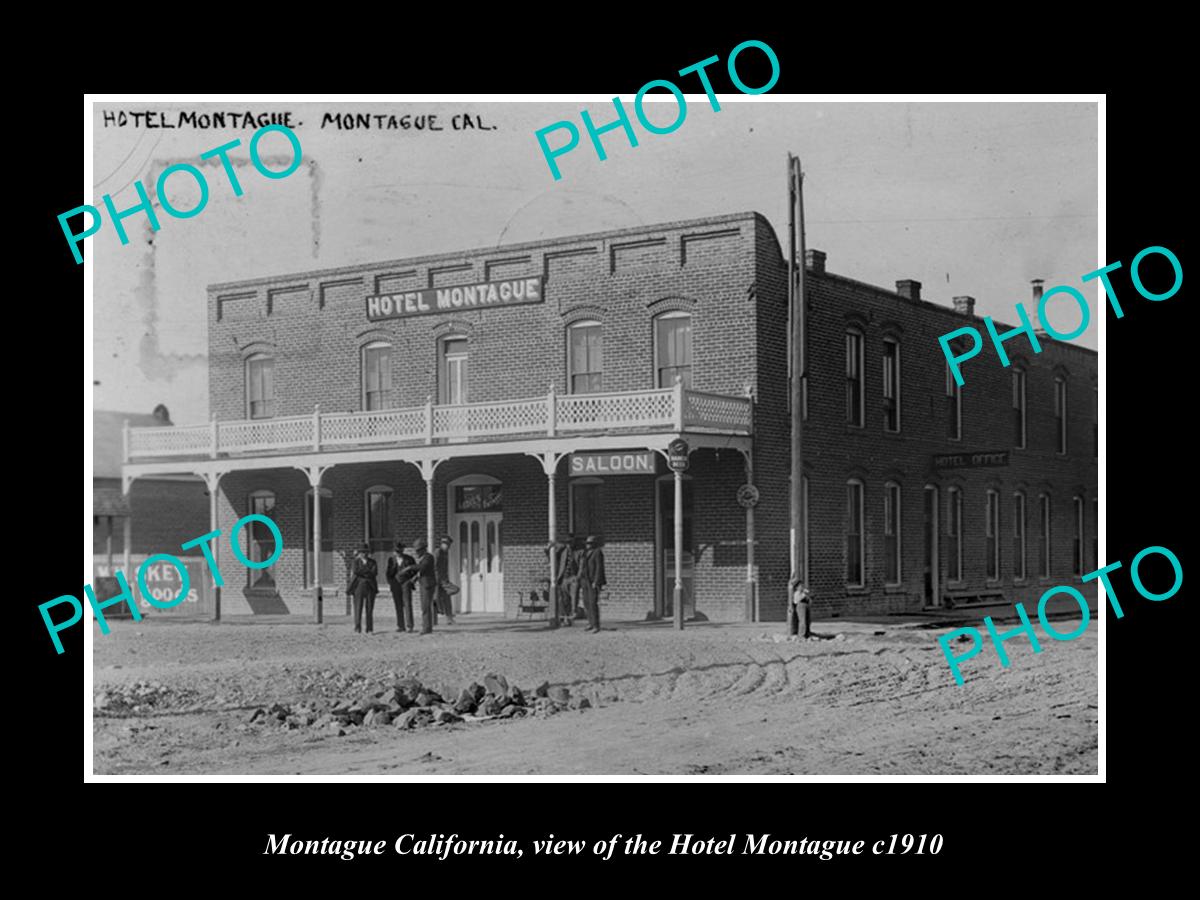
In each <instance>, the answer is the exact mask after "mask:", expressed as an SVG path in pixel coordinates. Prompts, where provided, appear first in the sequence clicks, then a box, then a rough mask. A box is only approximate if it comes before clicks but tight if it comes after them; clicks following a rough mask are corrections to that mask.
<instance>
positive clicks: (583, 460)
mask: <svg viewBox="0 0 1200 900" xmlns="http://www.w3.org/2000/svg"><path fill="white" fill-rule="evenodd" d="M656 455H657V454H655V452H654V451H653V450H615V451H613V452H611V453H572V454H571V461H570V464H569V465H570V472H571V474H572V475H653V474H654V471H655V463H654V457H655V456H656Z"/></svg>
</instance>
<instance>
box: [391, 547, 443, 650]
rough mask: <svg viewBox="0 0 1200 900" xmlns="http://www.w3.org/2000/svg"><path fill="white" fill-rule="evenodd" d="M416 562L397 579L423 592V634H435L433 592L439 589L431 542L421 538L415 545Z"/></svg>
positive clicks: (399, 574)
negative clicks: (415, 586) (414, 585)
mask: <svg viewBox="0 0 1200 900" xmlns="http://www.w3.org/2000/svg"><path fill="white" fill-rule="evenodd" d="M413 552H414V553H415V554H416V561H415V562H414V563H413V564H412V565H411V566H405V567H404V568H403V569H401V570H400V571H399V573H397V576H396V577H397V578H400V579H403V580H405V581H408V582H409V584H411V583H412V582H413V581H415V582H416V583H417V587H418V588H419V589H420V591H421V634H431V633H432V632H433V592H434V589H435V588H436V587H437V564H436V563H435V562H434V559H433V556H431V555H430V553H429V542H428V541H426V540H425V538H423V537H419V538H417V539H416V541H415V542H414V543H413Z"/></svg>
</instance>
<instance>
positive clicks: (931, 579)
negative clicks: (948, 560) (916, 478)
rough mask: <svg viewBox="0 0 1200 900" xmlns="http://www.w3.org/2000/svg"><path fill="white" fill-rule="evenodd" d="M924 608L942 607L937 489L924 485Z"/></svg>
mask: <svg viewBox="0 0 1200 900" xmlns="http://www.w3.org/2000/svg"><path fill="white" fill-rule="evenodd" d="M924 539H925V552H924V562H925V606H926V608H932V607H936V606H941V605H942V585H941V568H942V566H941V559H940V557H939V554H938V489H937V488H936V487H934V486H933V485H928V484H927V485H925V527H924Z"/></svg>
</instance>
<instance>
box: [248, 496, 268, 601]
mask: <svg viewBox="0 0 1200 900" xmlns="http://www.w3.org/2000/svg"><path fill="white" fill-rule="evenodd" d="M246 505H247V507H249V511H250V513H251V514H254V515H259V516H266V517H267V518H268V519H271V520H272V521H274V513H275V494H274V493H273V492H271V491H254V492H252V493H251V494H250V497H249V501H248V502H247V504H246ZM243 533H244V534H245V535H246V536H247V537H246V542H247V544H248V546H247V548H246V549H247V551H248V552H247V553H246V558H247V559H249V560H250V561H252V562H263V561H264V560H268V559H270V558H271V557H272V556H274V555H275V535H274V534H272V533H271V529H270V528H268V527H267V526H266V524H264V523H263V522H251V523H250V524H249V525H247V526H246V527H245V528H244V529H243ZM246 572H247V575H248V578H249V581H248V582H247V583H248V584H249V586H250V587H252V588H273V587H275V566H274V565H270V566H267V567H266V568H265V569H250V568H247V569H246Z"/></svg>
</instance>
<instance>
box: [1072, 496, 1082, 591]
mask: <svg viewBox="0 0 1200 900" xmlns="http://www.w3.org/2000/svg"><path fill="white" fill-rule="evenodd" d="M1072 503H1073V505H1074V507H1075V537H1074V540H1072V542H1071V564H1072V567H1073V568H1072V571H1073V572H1074V573H1075V574H1076V575H1082V574H1083V530H1084V529H1083V498H1082V497H1079V496H1076V497H1074V498H1072Z"/></svg>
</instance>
